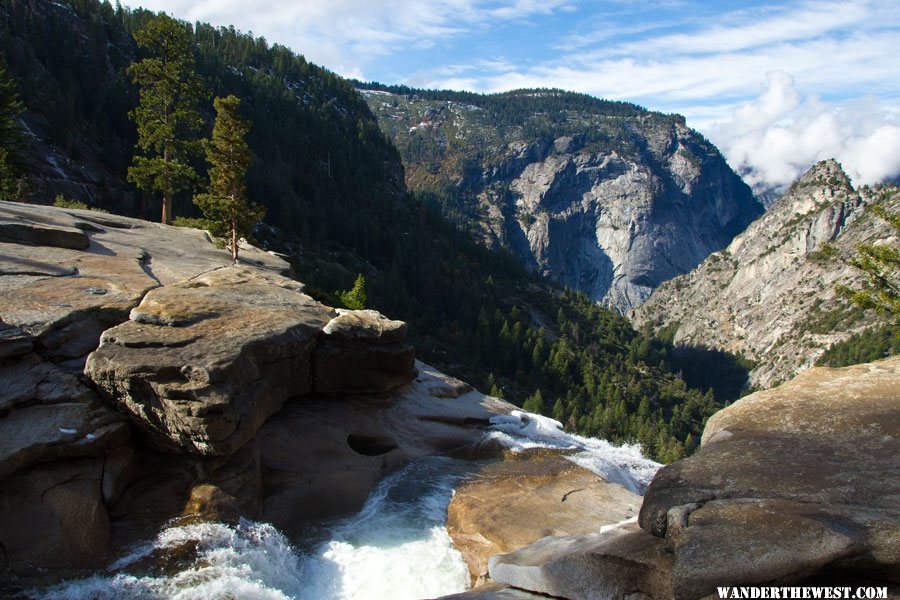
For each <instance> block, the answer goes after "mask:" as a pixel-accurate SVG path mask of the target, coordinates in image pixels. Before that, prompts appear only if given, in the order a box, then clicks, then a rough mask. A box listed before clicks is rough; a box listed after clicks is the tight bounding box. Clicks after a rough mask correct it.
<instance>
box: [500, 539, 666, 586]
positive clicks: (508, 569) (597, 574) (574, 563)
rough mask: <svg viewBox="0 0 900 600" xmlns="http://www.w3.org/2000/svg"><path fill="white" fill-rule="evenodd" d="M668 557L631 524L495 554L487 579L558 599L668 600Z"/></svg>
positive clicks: (657, 543)
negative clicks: (635, 599) (664, 599)
mask: <svg viewBox="0 0 900 600" xmlns="http://www.w3.org/2000/svg"><path fill="white" fill-rule="evenodd" d="M671 568H672V555H671V554H670V553H668V552H667V551H666V549H665V544H664V543H663V542H662V540H659V539H657V538H654V537H653V536H650V535H647V534H646V533H645V532H643V531H641V530H640V529H639V528H638V527H637V525H635V524H634V523H629V524H625V525H620V526H613V527H611V528H607V530H606V531H604V532H603V533H592V534H587V535H579V536H554V537H546V538H544V539H542V540H539V541H537V542H535V543H534V544H532V545H530V546H528V547H526V548H523V549H521V550H518V551H516V552H512V553H510V554H504V555H500V556H495V557H493V558H491V560H490V574H491V577H492V578H493V579H494V580H496V581H500V582H503V583H505V584H507V585H511V586H514V587H517V588H523V589H527V590H531V591H535V592H539V593H542V594H548V595H550V596H555V597H559V598H570V599H573V600H574V599H578V600H608V599H610V598H621V599H624V598H633V597H639V598H656V599H662V598H672V597H673V594H672V584H671V580H670V572H671Z"/></svg>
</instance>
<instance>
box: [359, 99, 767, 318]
mask: <svg viewBox="0 0 900 600" xmlns="http://www.w3.org/2000/svg"><path fill="white" fill-rule="evenodd" d="M362 93H363V95H364V96H365V97H366V99H367V101H368V103H369V106H370V107H371V108H372V110H373V112H375V113H376V115H378V117H379V123H380V125H381V127H382V128H383V129H384V130H385V131H386V133H387V134H388V135H389V136H390V137H391V138H392V139H393V140H394V142H395V144H396V145H397V147H398V148H400V149H401V152H403V153H404V156H403V158H404V163H405V166H406V173H407V185H408V187H409V188H410V189H411V190H413V191H421V192H423V193H427V194H431V195H434V194H437V195H438V196H441V195H443V197H442V201H444V202H446V203H448V204H449V206H450V209H451V212H452V214H453V215H454V216H455V217H456V218H458V219H462V220H463V221H464V222H465V224H466V225H470V226H472V228H473V229H476V230H478V231H480V232H481V233H482V235H483V236H484V238H485V240H486V241H487V242H488V243H489V244H492V245H497V246H504V247H506V248H508V249H510V250H512V251H513V252H514V253H515V254H517V255H518V256H519V257H520V258H521V260H522V261H523V263H524V264H525V265H527V266H528V267H529V268H533V269H536V270H538V271H540V272H541V273H543V274H545V275H548V276H550V277H551V278H553V279H555V280H557V281H559V282H560V283H562V284H564V285H565V286H567V287H571V288H573V289H577V290H581V291H584V292H586V293H587V294H588V295H589V296H591V297H592V298H595V299H597V300H602V301H604V302H606V303H608V304H611V305H612V306H615V307H616V308H618V309H620V310H623V311H624V310H627V309H630V308H633V307H635V306H638V305H640V304H641V303H642V302H643V301H644V300H646V298H647V297H648V296H649V295H650V293H651V292H652V291H653V289H654V288H656V287H657V286H658V285H659V284H660V283H662V282H663V281H665V280H667V279H669V278H671V277H674V276H675V275H678V274H681V273H685V272H687V271H689V270H691V269H692V268H694V267H695V266H697V265H698V264H700V262H702V261H703V259H705V258H706V257H707V256H709V254H710V253H711V252H714V251H716V250H720V249H721V248H723V247H724V246H726V245H727V244H728V243H729V242H730V241H731V239H732V238H733V237H734V236H735V235H736V234H737V233H739V232H741V231H742V230H743V229H744V228H745V227H746V226H747V225H748V224H749V223H750V222H751V221H752V220H753V219H754V218H756V217H757V216H758V215H759V214H761V213H762V206H761V205H760V204H759V203H757V202H756V200H755V199H754V198H753V196H752V194H751V191H750V188H748V187H747V186H746V185H745V184H744V183H743V182H742V181H741V179H740V178H739V177H738V176H737V175H736V174H735V173H734V172H733V171H732V170H731V169H730V168H729V167H728V165H727V164H726V163H725V160H724V158H722V156H721V155H720V154H719V152H718V151H717V150H716V148H715V147H713V146H712V145H711V144H710V143H709V142H708V141H706V140H704V139H703V138H702V137H701V136H700V135H698V134H697V133H696V132H694V131H692V130H691V129H689V128H687V127H686V126H685V124H684V121H683V119H681V118H679V117H677V116H672V115H662V114H659V113H652V112H649V111H645V110H643V109H640V108H639V107H635V106H633V105H624V104H623V103H604V102H603V101H599V100H595V101H594V102H593V103H592V104H591V105H590V106H586V105H583V104H579V102H578V101H579V100H582V99H581V98H580V97H578V96H577V95H574V94H566V93H564V92H546V91H544V92H541V91H538V90H533V91H525V92H519V93H515V92H512V93H509V94H504V95H502V100H503V101H504V102H505V103H506V104H504V106H507V107H515V110H517V111H519V112H521V113H522V114H523V115H524V116H523V117H522V121H523V122H522V123H518V122H517V123H515V124H509V123H507V122H506V121H505V120H504V119H507V120H508V114H507V115H505V116H504V115H503V114H495V113H494V112H492V109H491V104H490V97H482V98H481V100H483V101H484V102H483V106H482V105H481V104H480V105H479V106H473V105H471V104H466V103H464V102H462V101H457V100H455V99H454V98H453V96H452V94H449V93H448V95H446V99H441V98H440V96H441V93H440V92H429V93H428V94H427V96H426V95H425V94H423V95H422V96H418V95H415V94H411V95H398V94H388V93H386V92H381V91H371V90H368V91H367V90H364V91H363V92H362ZM542 95H553V96H554V97H555V98H556V100H557V103H558V104H557V108H558V107H559V106H564V107H565V106H567V105H568V103H571V108H563V109H562V110H561V111H559V113H560V119H562V121H561V122H559V121H552V122H551V121H550V120H549V119H548V118H547V114H548V111H547V110H546V108H544V107H542V106H541V104H540V102H541V98H540V96H542ZM426 98H427V99H426ZM495 100H496V101H500V100H499V99H495ZM534 130H538V131H542V133H541V134H536V133H528V132H529V131H534ZM548 131H549V132H550V133H547V132H548ZM554 131H556V132H557V133H553V132H554ZM548 135H549V136H552V137H548ZM422 148H427V149H429V150H430V151H428V152H423V151H421V149H422Z"/></svg>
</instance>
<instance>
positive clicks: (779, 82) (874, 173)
mask: <svg viewBox="0 0 900 600" xmlns="http://www.w3.org/2000/svg"><path fill="white" fill-rule="evenodd" d="M709 135H710V138H711V140H712V141H713V142H714V143H716V144H717V145H719V147H720V148H721V150H722V152H723V153H724V154H725V156H726V158H727V159H728V161H729V163H730V164H731V166H732V167H733V168H735V169H736V170H738V171H739V172H743V173H744V179H745V180H746V181H747V183H748V184H750V185H751V186H756V187H759V188H765V187H777V188H784V187H786V186H788V185H790V184H791V183H792V182H793V181H794V180H795V179H796V178H797V177H799V176H800V175H802V174H803V173H804V172H805V171H806V170H807V169H808V168H809V167H810V166H811V165H812V164H813V163H815V162H817V161H820V160H823V159H826V158H836V159H837V160H838V162H840V163H841V164H842V165H843V167H844V170H845V171H846V172H847V174H848V175H849V176H850V177H851V179H852V180H853V182H854V184H855V185H862V184H872V183H877V182H879V181H882V180H884V179H885V178H888V177H894V176H897V175H900V119H898V114H897V113H896V112H895V111H894V110H892V109H891V108H890V107H888V106H887V105H885V104H884V103H883V102H881V101H879V100H878V99H876V98H873V97H868V98H862V99H859V100H855V101H853V102H848V103H845V104H843V105H837V106H832V105H828V104H825V103H823V102H822V101H821V100H820V99H819V98H817V97H816V96H812V95H808V96H803V94H801V92H800V90H798V89H797V85H796V83H795V81H794V78H793V77H792V76H791V75H789V74H787V73H785V72H783V71H775V72H771V73H769V74H767V76H766V84H765V86H764V88H763V90H762V92H761V93H760V95H759V97H758V98H757V99H756V100H755V101H753V102H749V103H746V104H744V105H742V106H740V107H738V108H737V110H735V112H734V114H733V117H732V119H731V120H729V121H726V122H723V123H720V124H717V125H714V126H712V127H711V128H710V131H709Z"/></svg>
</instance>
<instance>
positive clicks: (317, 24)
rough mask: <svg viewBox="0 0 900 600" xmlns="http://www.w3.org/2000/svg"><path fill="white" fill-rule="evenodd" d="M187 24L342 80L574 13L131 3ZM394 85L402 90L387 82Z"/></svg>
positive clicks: (544, 1)
mask: <svg viewBox="0 0 900 600" xmlns="http://www.w3.org/2000/svg"><path fill="white" fill-rule="evenodd" d="M125 3H126V4H127V5H129V6H138V5H140V6H143V7H145V8H149V9H151V10H156V11H166V12H169V13H171V14H174V15H175V16H177V17H179V18H182V19H186V20H188V21H206V22H209V23H211V24H213V25H217V26H218V25H226V26H227V25H232V24H233V25H235V26H239V27H240V28H241V29H242V30H244V31H253V33H254V34H255V35H262V36H264V37H265V38H266V39H268V40H269V41H270V42H277V43H279V44H282V45H285V46H288V47H290V48H292V49H293V50H295V51H297V52H299V53H301V54H303V55H304V56H306V58H308V59H309V60H311V61H312V62H315V63H318V64H321V65H324V66H326V67H327V68H329V69H332V70H334V71H336V72H337V73H339V74H342V75H347V76H356V75H359V74H361V73H363V72H365V70H366V67H367V65H369V64H370V63H371V62H372V61H373V60H374V59H377V58H381V57H384V56H389V55H392V54H396V53H399V52H416V51H421V50H424V49H428V48H431V47H434V46H435V45H437V44H438V43H439V42H440V41H441V40H446V39H449V38H458V37H461V36H464V35H466V34H469V33H471V32H473V31H477V30H479V29H481V28H485V27H487V26H489V25H490V24H494V23H497V22H518V21H523V20H527V19H529V18H531V17H533V16H539V15H546V14H550V13H552V12H554V11H557V10H567V9H570V8H571V7H570V3H569V1H568V0H500V1H494V0H430V1H409V0H378V1H377V2H372V1H370V0H303V1H302V2H296V1H293V0H266V1H260V0H126V2H125ZM387 83H395V82H387Z"/></svg>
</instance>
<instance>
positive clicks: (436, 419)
mask: <svg viewBox="0 0 900 600" xmlns="http://www.w3.org/2000/svg"><path fill="white" fill-rule="evenodd" d="M416 368H417V371H418V373H417V375H416V378H415V379H414V380H413V381H412V382H411V384H410V385H407V386H404V387H402V388H399V389H398V390H396V391H394V392H393V393H391V394H390V396H385V395H384V394H381V395H377V396H372V395H359V396H353V397H334V396H331V395H329V396H311V397H308V398H304V399H303V400H302V401H297V402H293V403H291V404H289V405H288V406H286V407H285V408H284V409H283V410H282V411H280V412H279V413H278V414H276V415H275V416H274V417H272V418H271V419H269V420H268V421H267V422H266V424H265V425H264V426H263V427H262V429H261V430H260V432H259V434H258V435H257V441H256V443H257V445H258V447H259V450H260V454H261V459H262V465H263V471H264V473H265V485H266V486H267V487H266V490H265V501H264V505H263V510H262V517H263V518H264V519H265V520H267V521H271V522H272V523H274V524H275V525H276V526H278V527H279V529H282V530H283V531H286V532H287V533H288V534H289V535H292V534H294V533H295V532H297V531H298V530H299V527H300V526H301V525H302V522H303V521H304V520H306V519H314V518H321V517H327V516H332V515H335V514H340V513H346V512H352V511H355V510H359V509H360V508H361V507H362V505H363V503H364V502H365V500H366V497H367V496H368V494H369V491H370V490H371V488H372V487H373V486H374V484H375V483H376V482H377V481H378V480H379V479H380V478H381V477H382V476H383V475H385V474H386V473H389V472H391V471H393V470H395V469H397V468H398V467H400V466H401V465H404V464H406V463H407V462H409V461H410V460H412V459H414V458H418V457H422V456H427V455H429V454H435V453H442V452H449V451H452V450H454V449H457V448H462V447H464V446H468V445H472V444H475V443H477V442H478V441H479V440H480V439H481V438H482V436H483V432H482V431H481V430H480V429H479V428H478V426H479V425H480V426H486V425H487V424H488V422H489V419H490V417H491V416H493V415H495V414H498V413H505V412H509V411H510V410H511V409H513V408H514V407H513V406H511V405H510V404H508V403H506V402H503V401H501V400H497V399H496V398H492V397H490V396H485V395H484V394H481V393H479V392H477V391H475V390H472V389H471V388H470V389H469V390H467V391H464V392H463V393H461V394H458V395H456V396H455V397H451V396H449V395H447V394H442V393H440V392H444V391H446V390H447V389H451V388H457V389H459V388H461V387H462V382H460V381H458V380H456V379H453V378H452V377H448V376H447V375H444V374H442V373H440V372H438V371H436V370H434V369H433V368H431V367H429V366H428V365H426V364H424V363H421V362H419V363H416ZM299 430H303V431H304V432H306V433H305V434H304V435H297V432H298V431H299ZM298 457H310V459H306V458H304V459H301V460H298ZM312 457H314V458H312ZM323 497H327V498H328V499H329V500H328V502H322V498H323Z"/></svg>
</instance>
